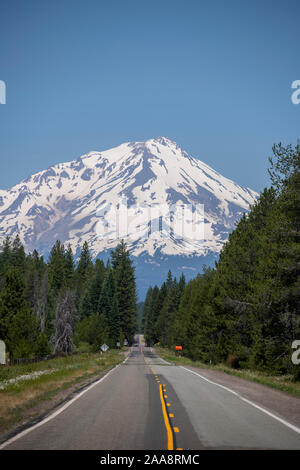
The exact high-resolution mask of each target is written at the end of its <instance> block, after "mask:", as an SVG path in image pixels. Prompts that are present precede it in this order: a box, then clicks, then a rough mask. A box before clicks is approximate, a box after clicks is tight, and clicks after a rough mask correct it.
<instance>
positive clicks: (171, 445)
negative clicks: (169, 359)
mask: <svg viewBox="0 0 300 470" xmlns="http://www.w3.org/2000/svg"><path fill="white" fill-rule="evenodd" d="M139 344H140V350H141V353H142V354H143V358H144V361H145V363H146V364H147V366H148V367H149V369H150V371H151V372H152V374H153V375H154V377H155V380H156V382H157V383H158V384H160V385H159V395H160V401H161V407H162V413H163V417H164V422H165V426H166V430H167V437H168V450H174V439H173V431H172V428H171V425H170V421H169V416H171V417H172V418H174V415H173V414H170V415H168V412H167V408H166V406H171V404H170V403H166V402H165V400H164V395H163V387H165V386H166V385H165V384H163V385H161V383H160V380H158V375H157V374H155V372H154V370H153V369H152V367H151V366H150V363H149V362H148V361H147V359H146V358H145V355H144V352H143V348H142V345H141V337H140V336H139ZM164 392H166V389H164ZM165 398H168V396H167V395H165ZM173 430H174V432H179V429H178V428H176V427H174V428H173ZM180 450H182V449H180Z"/></svg>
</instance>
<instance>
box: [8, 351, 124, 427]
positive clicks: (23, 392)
mask: <svg viewBox="0 0 300 470" xmlns="http://www.w3.org/2000/svg"><path fill="white" fill-rule="evenodd" d="M124 352H125V351H116V350H112V351H109V352H107V353H106V354H105V356H104V355H100V354H78V355H76V356H72V357H71V356H70V357H66V358H58V359H53V360H51V361H47V362H46V361H44V362H40V363H37V364H28V365H27V366H26V364H25V365H22V366H11V367H9V368H7V367H6V368H5V369H6V370H4V368H2V370H0V371H1V372H0V381H1V380H5V379H6V380H7V379H8V378H9V379H11V378H15V377H18V376H19V375H25V374H30V373H31V372H32V371H37V370H49V371H51V370H52V371H53V370H54V369H56V370H55V371H54V372H53V373H51V374H45V375H41V376H39V377H37V378H35V379H32V380H26V381H25V380H24V381H23V380H22V381H20V382H17V383H14V384H9V385H8V387H7V388H5V389H4V390H0V434H3V433H5V432H7V431H8V430H10V429H11V428H12V427H15V426H17V425H20V424H22V423H23V422H24V420H25V421H27V420H28V419H30V418H32V417H33V416H36V415H39V414H41V413H43V412H45V411H46V410H47V409H49V408H51V407H53V406H54V405H55V404H57V403H58V402H60V401H62V400H63V399H64V398H66V397H67V396H68V395H69V394H70V393H71V392H73V391H75V390H76V388H79V387H81V386H82V385H84V384H85V383H88V382H89V381H92V379H93V378H97V377H99V375H102V374H103V373H104V372H105V371H107V370H109V369H111V368H112V367H114V366H115V365H117V364H118V363H120V362H121V361H123V360H124ZM49 363H51V364H49Z"/></svg>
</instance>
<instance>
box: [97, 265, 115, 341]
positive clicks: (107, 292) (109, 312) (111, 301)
mask: <svg viewBox="0 0 300 470" xmlns="http://www.w3.org/2000/svg"><path fill="white" fill-rule="evenodd" d="M98 311H99V313H100V314H103V315H104V317H105V319H106V323H107V325H108V328H109V337H110V345H111V346H112V347H116V342H117V341H119V340H120V314H119V309H118V301H117V294H116V285H115V279H114V274H113V271H112V269H111V268H110V267H109V266H108V268H107V273H106V276H105V279H104V282H103V286H102V291H101V295H100V298H99V304H98Z"/></svg>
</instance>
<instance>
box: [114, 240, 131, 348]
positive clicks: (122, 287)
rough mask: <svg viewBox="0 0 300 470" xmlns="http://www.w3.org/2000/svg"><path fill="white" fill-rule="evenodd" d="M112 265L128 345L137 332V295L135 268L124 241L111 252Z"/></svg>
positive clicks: (121, 323)
mask: <svg viewBox="0 0 300 470" xmlns="http://www.w3.org/2000/svg"><path fill="white" fill-rule="evenodd" d="M111 263H112V268H113V273H114V278H115V282H116V293H117V302H118V308H119V314H120V326H121V330H122V332H123V333H124V336H125V338H126V339H127V341H128V343H129V344H131V343H132V342H133V338H134V334H135V332H136V330H137V295H136V284H135V274H134V267H133V264H132V260H131V259H130V255H129V251H128V250H127V247H126V244H125V243H124V241H123V240H122V242H121V243H120V244H119V245H118V246H117V247H116V249H115V250H113V251H112V252H111Z"/></svg>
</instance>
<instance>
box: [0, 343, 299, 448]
mask: <svg viewBox="0 0 300 470" xmlns="http://www.w3.org/2000/svg"><path fill="white" fill-rule="evenodd" d="M137 340H138V343H136V345H135V346H133V347H132V348H131V352H130V354H129V356H128V357H127V359H126V360H125V361H124V362H123V363H122V364H120V365H119V366H117V367H116V368H114V369H113V370H112V371H110V372H109V373H108V374H107V375H106V376H104V377H103V378H102V379H100V380H99V381H98V382H95V383H94V384H92V385H90V386H89V387H88V388H87V389H85V390H83V391H82V392H81V393H80V394H79V395H77V396H76V397H75V398H74V399H72V400H71V401H70V402H67V403H66V404H65V405H63V406H62V407H61V408H58V409H57V410H56V411H55V412H52V414H50V415H49V416H48V417H47V418H45V419H44V420H43V421H41V422H39V423H38V424H35V425H34V426H33V427H31V428H28V429H26V430H25V431H23V432H22V433H21V434H18V435H16V436H15V437H13V438H11V439H10V440H9V441H6V442H5V443H4V444H2V445H0V448H4V449H8V450H9V449H66V450H72V449H89V450H93V449H97V450H102V449H103V450H115V449H116V450H138V449H143V450H167V449H170V450H172V449H174V450H176V449H183V450H192V449H196V450H201V449H203V450H204V449H300V429H299V428H297V427H296V426H295V425H293V424H291V423H289V422H287V421H285V420H284V419H283V418H281V417H280V416H278V415H276V414H275V413H273V412H271V411H270V410H266V409H264V408H262V407H261V406H259V405H257V404H255V403H253V402H251V401H249V400H247V399H245V398H244V397H243V396H241V395H239V394H237V393H235V392H234V391H232V390H230V389H228V388H226V387H223V386H220V385H218V384H216V383H214V382H212V381H210V380H207V379H205V378H204V377H203V376H201V375H198V374H197V373H195V372H194V371H192V370H189V369H186V368H183V367H179V366H173V365H170V364H169V363H167V362H165V361H164V360H162V359H160V358H159V357H158V356H157V355H156V354H155V353H154V352H153V351H152V349H151V348H147V347H145V346H144V344H143V338H142V337H141V336H140V337H138V339H137Z"/></svg>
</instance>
